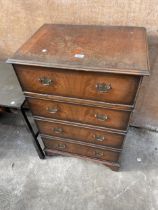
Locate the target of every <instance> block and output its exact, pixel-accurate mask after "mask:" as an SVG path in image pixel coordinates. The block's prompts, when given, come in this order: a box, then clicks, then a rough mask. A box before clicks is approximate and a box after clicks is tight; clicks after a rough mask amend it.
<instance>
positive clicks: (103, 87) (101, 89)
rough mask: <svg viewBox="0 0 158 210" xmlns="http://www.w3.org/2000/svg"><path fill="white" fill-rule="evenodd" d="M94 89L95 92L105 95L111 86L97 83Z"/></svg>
mask: <svg viewBox="0 0 158 210" xmlns="http://www.w3.org/2000/svg"><path fill="white" fill-rule="evenodd" d="M96 89H97V91H99V92H101V93H107V92H109V90H111V89H112V87H111V84H106V83H98V84H96Z"/></svg>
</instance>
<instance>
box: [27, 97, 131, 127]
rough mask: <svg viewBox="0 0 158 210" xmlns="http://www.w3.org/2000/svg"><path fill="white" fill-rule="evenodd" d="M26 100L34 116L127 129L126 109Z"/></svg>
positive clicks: (127, 117)
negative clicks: (118, 109)
mask: <svg viewBox="0 0 158 210" xmlns="http://www.w3.org/2000/svg"><path fill="white" fill-rule="evenodd" d="M28 102H29V106H30V108H31V110H32V113H33V114H34V115H35V116H43V117H48V118H55V119H60V120H68V121H74V122H82V123H87V124H92V125H100V126H105V127H109V128H114V129H119V130H126V129H127V125H128V121H129V117H130V112H128V111H117V110H114V109H103V108H96V107H87V106H81V105H74V104H67V103H59V102H54V101H49V100H39V99H36V98H28ZM106 117H107V119H106ZM102 118H103V119H102ZM104 118H105V119H104Z"/></svg>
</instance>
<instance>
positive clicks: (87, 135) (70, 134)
mask: <svg viewBox="0 0 158 210" xmlns="http://www.w3.org/2000/svg"><path fill="white" fill-rule="evenodd" d="M36 124H37V126H38V128H39V131H40V133H41V134H46V135H50V136H58V137H62V138H70V139H75V140H78V141H84V142H88V143H93V144H98V145H105V146H110V147H116V148H122V144H123V140H124V135H123V134H118V133H113V132H108V131H100V130H97V129H96V130H94V129H90V128H89V129H88V128H83V127H79V126H74V125H66V124H61V123H58V122H51V121H43V120H40V119H39V118H37V119H36Z"/></svg>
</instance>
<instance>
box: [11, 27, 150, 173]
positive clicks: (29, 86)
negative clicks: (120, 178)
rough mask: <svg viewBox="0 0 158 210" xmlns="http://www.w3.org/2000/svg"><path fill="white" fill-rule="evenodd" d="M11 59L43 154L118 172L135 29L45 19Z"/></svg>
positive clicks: (134, 83)
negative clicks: (89, 161) (79, 159)
mask: <svg viewBox="0 0 158 210" xmlns="http://www.w3.org/2000/svg"><path fill="white" fill-rule="evenodd" d="M8 63H12V64H13V66H14V69H15V72H16V74H17V77H18V79H19V82H20V84H21V87H22V89H23V91H24V94H25V96H26V98H27V101H28V104H29V106H30V109H31V111H32V114H33V116H34V119H35V122H36V124H37V126H38V129H39V132H40V135H41V137H42V140H43V143H44V146H45V148H44V152H45V154H46V155H51V156H53V155H57V154H60V155H70V156H76V157H83V158H87V159H92V160H94V161H96V162H101V163H103V164H105V165H106V166H108V167H110V168H111V169H112V170H118V169H119V166H120V164H119V157H120V153H121V150H122V148H123V142H124V139H125V136H126V133H127V129H128V125H129V120H130V116H131V113H132V111H133V109H134V104H135V101H136V96H137V94H138V89H139V87H140V83H141V81H142V78H143V76H144V75H149V64H148V52H147V39H146V31H145V29H144V28H141V27H107V26H79V25H53V24H44V25H43V26H42V27H41V28H40V29H39V30H38V31H37V32H36V33H35V34H34V35H33V36H32V37H31V38H30V39H29V40H28V41H27V42H26V43H25V44H24V45H23V46H22V47H21V48H20V49H19V50H18V51H17V52H16V53H15V54H14V56H13V57H12V58H10V59H8Z"/></svg>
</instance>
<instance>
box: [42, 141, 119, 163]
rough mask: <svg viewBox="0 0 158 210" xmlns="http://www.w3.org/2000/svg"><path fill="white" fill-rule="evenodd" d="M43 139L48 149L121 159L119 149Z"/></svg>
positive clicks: (109, 159) (101, 158)
mask: <svg viewBox="0 0 158 210" xmlns="http://www.w3.org/2000/svg"><path fill="white" fill-rule="evenodd" d="M42 139H43V143H44V146H45V148H46V149H50V150H59V151H63V152H68V153H70V154H78V155H82V156H87V157H91V158H95V159H100V160H107V161H114V162H117V161H118V159H119V154H120V152H118V151H108V150H104V149H98V148H93V147H89V146H85V145H79V144H74V143H69V142H65V141H59V140H53V139H48V138H42Z"/></svg>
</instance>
